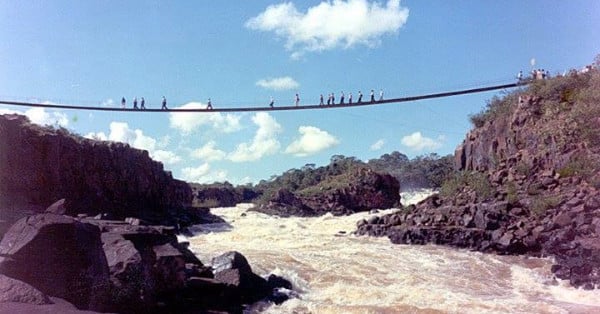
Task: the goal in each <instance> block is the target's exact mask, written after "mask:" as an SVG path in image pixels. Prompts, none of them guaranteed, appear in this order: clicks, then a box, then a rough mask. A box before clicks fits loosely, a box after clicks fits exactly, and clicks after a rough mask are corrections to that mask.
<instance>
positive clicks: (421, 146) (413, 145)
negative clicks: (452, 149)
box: [401, 132, 444, 151]
mask: <svg viewBox="0 0 600 314" xmlns="http://www.w3.org/2000/svg"><path fill="white" fill-rule="evenodd" d="M443 142H444V136H439V137H438V138H437V139H432V138H429V137H425V136H423V135H422V134H421V132H414V133H413V134H410V135H407V136H404V137H402V140H401V143H402V145H404V146H406V147H408V148H410V149H413V150H415V151H422V150H425V149H429V150H434V149H438V148H440V147H441V146H442V143H443Z"/></svg>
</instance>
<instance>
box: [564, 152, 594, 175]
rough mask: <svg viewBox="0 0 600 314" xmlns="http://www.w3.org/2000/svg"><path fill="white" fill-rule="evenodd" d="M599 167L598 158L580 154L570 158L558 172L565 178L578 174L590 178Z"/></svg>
mask: <svg viewBox="0 0 600 314" xmlns="http://www.w3.org/2000/svg"><path fill="white" fill-rule="evenodd" d="M598 169H600V167H599V163H598V161H597V160H594V159H593V158H592V157H590V156H585V155H578V156H575V157H573V158H571V159H569V161H568V162H567V163H566V164H565V165H564V166H563V167H562V168H560V169H558V170H557V173H558V174H559V175H560V176H561V177H563V178H568V177H573V176H578V177H581V178H584V179H589V178H591V177H592V176H594V175H595V174H596V173H597V172H598Z"/></svg>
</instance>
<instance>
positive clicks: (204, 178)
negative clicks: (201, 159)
mask: <svg viewBox="0 0 600 314" xmlns="http://www.w3.org/2000/svg"><path fill="white" fill-rule="evenodd" d="M181 173H182V177H181V179H182V180H184V181H187V182H195V183H213V182H224V181H227V171H225V170H216V171H211V170H210V165H209V164H208V163H204V164H202V165H200V166H198V167H186V168H183V169H181Z"/></svg>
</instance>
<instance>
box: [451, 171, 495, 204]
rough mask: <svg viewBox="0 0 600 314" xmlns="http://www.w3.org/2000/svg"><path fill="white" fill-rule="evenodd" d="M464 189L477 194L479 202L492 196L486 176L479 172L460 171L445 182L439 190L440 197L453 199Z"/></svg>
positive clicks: (491, 189)
mask: <svg viewBox="0 0 600 314" xmlns="http://www.w3.org/2000/svg"><path fill="white" fill-rule="evenodd" d="M464 188H469V189H471V190H473V191H475V193H476V194H477V197H478V198H480V199H481V200H485V199H489V198H490V197H492V196H493V195H494V190H493V188H492V185H491V184H490V181H489V180H488V178H487V176H486V175H485V174H483V173H481V172H476V171H472V172H467V171H461V172H459V173H456V174H455V175H454V176H452V177H450V178H449V179H448V180H446V181H445V182H444V183H443V184H442V187H441V189H440V195H441V196H442V197H448V198H450V197H453V196H455V195H456V194H458V193H460V192H461V191H462V190H463V189H464Z"/></svg>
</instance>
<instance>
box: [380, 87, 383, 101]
mask: <svg viewBox="0 0 600 314" xmlns="http://www.w3.org/2000/svg"><path fill="white" fill-rule="evenodd" d="M379 101H383V89H382V90H380V91H379Z"/></svg>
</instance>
